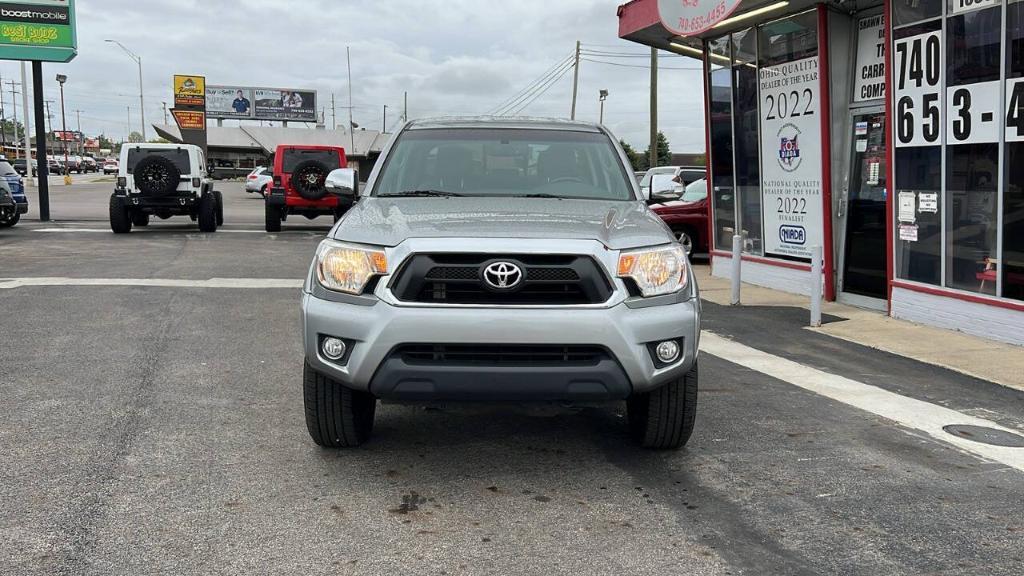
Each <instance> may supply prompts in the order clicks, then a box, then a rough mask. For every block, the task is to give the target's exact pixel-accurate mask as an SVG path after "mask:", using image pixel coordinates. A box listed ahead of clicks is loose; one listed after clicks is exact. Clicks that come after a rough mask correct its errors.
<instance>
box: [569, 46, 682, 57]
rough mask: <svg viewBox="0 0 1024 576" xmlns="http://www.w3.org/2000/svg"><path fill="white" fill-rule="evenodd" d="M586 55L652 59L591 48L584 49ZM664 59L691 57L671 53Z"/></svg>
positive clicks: (640, 55)
mask: <svg viewBox="0 0 1024 576" xmlns="http://www.w3.org/2000/svg"><path fill="white" fill-rule="evenodd" d="M583 52H584V53H587V54H590V55H593V56H602V57H608V58H650V57H651V55H650V54H638V53H636V52H605V51H602V50H591V49H589V48H584V49H583ZM660 56H661V57H663V58H689V56H683V55H682V54H673V53H671V52H668V53H665V54H661V55H660Z"/></svg>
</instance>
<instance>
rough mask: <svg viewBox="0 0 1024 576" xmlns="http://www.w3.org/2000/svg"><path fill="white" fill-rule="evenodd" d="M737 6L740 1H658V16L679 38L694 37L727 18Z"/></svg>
mask: <svg viewBox="0 0 1024 576" xmlns="http://www.w3.org/2000/svg"><path fill="white" fill-rule="evenodd" d="M739 5H740V0H719V1H718V2H701V1H700V0H658V16H659V17H660V18H661V23H662V24H663V25H664V26H665V28H668V29H669V30H670V31H672V32H674V33H676V34H678V35H680V36H694V35H696V34H700V33H701V32H706V31H707V30H710V29H711V28H712V27H714V25H715V24H718V23H719V22H721V21H722V20H725V19H726V18H728V17H729V15H730V14H732V13H733V10H736V8H738V7H739Z"/></svg>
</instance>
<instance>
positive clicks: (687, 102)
mask: <svg viewBox="0 0 1024 576" xmlns="http://www.w3.org/2000/svg"><path fill="white" fill-rule="evenodd" d="M618 4H619V3H618V2H615V1H610V2H609V1H601V0H558V1H557V2H555V1H551V0H547V1H541V0H516V1H515V2H497V1H485V2H480V1H479V0H449V1H446V2H437V1H434V2H423V1H413V0H283V1H282V0H275V1H271V0H77V6H78V8H77V10H78V45H79V55H78V57H77V58H76V59H75V60H74V61H73V62H72V63H70V64H66V65H57V64H46V65H44V78H46V83H45V84H46V87H45V91H46V97H47V98H48V99H52V100H54V101H55V104H54V105H53V111H54V114H55V115H56V116H55V118H54V126H53V128H54V129H58V128H59V122H60V117H59V113H58V107H59V104H58V103H57V101H58V93H57V83H56V82H55V81H54V80H53V78H54V76H55V74H57V73H58V72H59V73H64V74H67V75H68V77H69V80H68V83H67V85H66V88H65V97H66V103H67V104H66V106H67V110H68V128H69V129H76V128H77V121H78V120H77V118H78V115H77V114H76V113H75V112H73V111H74V110H80V111H81V112H80V116H81V128H82V130H83V131H85V132H86V133H88V134H90V135H93V134H97V133H100V132H103V133H106V134H108V135H111V136H113V137H114V138H115V139H120V138H123V137H124V135H125V132H126V128H127V124H128V117H129V110H128V107H131V111H130V114H131V118H132V126H133V128H134V129H136V130H137V129H138V125H139V106H138V79H137V69H136V67H135V63H134V62H133V61H131V60H130V59H129V58H128V56H126V55H125V54H124V53H123V52H121V50H120V49H119V48H118V47H117V46H116V45H114V44H109V43H105V42H104V39H106V38H113V39H116V40H118V41H120V42H122V43H123V44H125V45H126V46H127V47H129V48H130V49H131V50H132V51H134V52H135V53H136V54H139V55H140V56H141V57H142V62H143V73H144V81H145V90H144V92H145V99H146V120H147V121H148V122H149V123H153V122H162V117H163V112H162V109H161V102H163V101H169V100H171V77H172V75H173V74H175V73H179V74H201V75H205V76H206V78H207V82H208V83H211V84H241V85H257V86H270V87H282V88H288V87H295V88H311V89H315V90H317V91H318V95H319V102H318V107H320V108H326V109H327V113H326V114H327V122H328V123H330V121H331V112H330V99H331V93H332V92H333V93H334V94H335V99H336V102H337V115H338V119H339V120H338V123H339V124H342V123H343V122H342V118H344V116H345V115H347V110H345V109H344V108H343V106H345V105H347V100H348V92H347V90H348V85H347V81H346V71H345V47H346V46H349V47H351V51H352V76H353V114H354V119H355V121H356V123H358V124H360V125H361V126H364V127H368V128H375V129H379V127H380V126H381V125H382V121H383V117H382V116H383V107H384V105H387V106H388V120H387V122H388V128H389V129H390V128H392V127H393V126H394V124H395V122H396V121H397V120H398V118H399V115H400V113H401V112H400V110H401V103H402V94H403V92H405V91H408V93H409V116H410V117H412V118H416V117H423V116H435V115H463V114H485V113H490V112H492V111H494V110H495V109H496V108H497V107H499V106H500V105H501V104H502V103H503V102H506V101H507V100H508V99H509V98H511V97H513V96H515V95H516V94H517V93H519V92H520V91H521V90H523V89H524V88H527V87H529V86H530V85H531V84H533V83H534V82H535V81H536V80H538V79H539V78H543V77H544V74H545V72H548V71H549V70H552V69H553V68H554V71H555V72H556V74H553V75H551V76H549V77H550V78H551V79H552V80H554V78H555V77H556V76H557V72H558V71H559V70H560V69H559V68H557V66H558V64H559V63H560V62H561V61H563V60H564V59H566V58H567V57H568V56H569V55H570V54H571V53H572V51H573V49H574V48H575V42H576V40H580V41H582V43H583V45H584V49H585V50H587V51H588V52H587V55H586V56H585V58H586V60H584V61H583V62H582V63H581V66H580V92H579V103H578V104H577V117H578V118H582V119H588V120H596V119H597V117H598V97H597V96H598V90H600V89H602V88H604V89H607V90H608V91H609V92H610V96H609V97H608V100H607V102H606V103H605V124H607V125H608V126H609V127H610V128H611V129H612V130H613V131H614V132H615V133H616V134H617V135H618V136H619V137H621V138H623V139H625V140H626V141H627V142H629V143H631V144H633V145H634V146H636V147H638V148H641V149H642V148H645V147H646V141H647V138H648V136H647V134H648V87H649V72H648V69H647V68H646V67H645V66H646V65H647V64H648V59H647V58H645V57H644V55H645V54H649V49H648V48H646V47H644V46H640V45H637V44H633V43H630V42H626V41H623V40H620V39H619V38H618V36H617V27H618V22H617V18H616V16H615V11H616V7H617V5H618ZM625 53H628V54H635V55H638V56H639V57H629V56H623V54H625ZM662 54H663V55H664V56H666V57H664V58H661V65H662V70H661V73H660V76H659V121H660V127H661V129H662V130H663V131H664V132H665V133H666V135H667V136H668V138H669V141H670V142H671V144H672V150H673V151H674V152H695V151H702V150H703V149H704V132H703V118H702V114H701V110H702V109H703V100H702V98H703V94H702V90H701V88H700V86H701V83H700V72H699V70H697V68H698V66H699V63H698V62H697V61H696V60H693V59H690V58H684V57H668V55H667V54H665V53H662ZM609 63H615V64H618V65H613V64H609ZM0 75H2V79H3V81H4V82H5V83H6V82H8V81H9V80H10V79H12V78H13V79H14V80H15V81H19V82H20V68H19V66H18V65H17V64H16V63H13V62H3V63H0ZM30 83H31V80H30ZM542 85H544V84H543V83H542ZM4 86H5V90H6V92H5V95H4V101H5V103H6V106H5V108H6V109H8V110H9V109H10V97H11V92H10V86H9V85H8V84H4ZM571 91H572V71H571V70H569V69H565V73H564V75H563V76H562V77H561V78H560V79H558V80H557V81H554V82H553V83H551V84H550V87H549V88H548V90H547V91H546V92H544V93H543V94H539V95H537V98H536V99H535V100H532V102H529V104H528V105H526V106H525V107H524V108H523V109H522V112H521V113H522V114H529V115H534V116H568V115H569V108H570V101H571ZM533 95H536V94H534V93H531V96H530V97H529V98H527V99H522V100H520V101H519V102H518V103H516V105H515V106H513V107H512V109H513V110H515V109H518V108H520V104H527V102H528V100H530V99H532V97H533ZM19 107H20V97H19ZM8 114H9V112H8ZM22 116H23V111H21V110H20V109H19V117H22ZM225 122H226V123H228V124H231V123H232V122H231V121H225ZM150 136H152V134H150Z"/></svg>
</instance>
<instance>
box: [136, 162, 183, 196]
mask: <svg viewBox="0 0 1024 576" xmlns="http://www.w3.org/2000/svg"><path fill="white" fill-rule="evenodd" d="M132 175H133V176H134V179H135V186H136V188H138V189H139V190H140V191H141V192H142V193H143V194H144V195H146V196H166V195H167V194H171V193H173V192H174V191H175V190H177V189H178V182H179V181H180V180H181V171H180V170H178V167H177V166H175V165H174V162H173V161H171V159H170V158H167V157H166V156H159V155H156V154H152V155H150V156H146V157H145V158H143V159H142V160H139V162H138V164H136V165H135V169H134V170H133V171H132Z"/></svg>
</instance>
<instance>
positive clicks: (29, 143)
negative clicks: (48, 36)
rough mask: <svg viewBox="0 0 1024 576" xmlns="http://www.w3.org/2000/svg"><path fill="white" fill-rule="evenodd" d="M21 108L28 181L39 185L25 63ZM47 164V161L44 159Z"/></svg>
mask: <svg viewBox="0 0 1024 576" xmlns="http://www.w3.org/2000/svg"><path fill="white" fill-rule="evenodd" d="M21 108H22V109H23V110H24V111H25V129H24V130H23V132H24V134H25V173H26V174H27V175H28V180H29V182H31V183H32V184H33V185H37V184H36V183H37V182H38V181H37V180H36V178H37V177H38V172H39V168H36V172H35V173H33V172H32V141H31V138H30V137H29V131H30V130H31V129H32V128H31V122H30V120H31V118H32V114H31V113H30V112H29V111H28V73H27V72H26V70H25V61H24V60H23V61H22V62H21ZM44 162H45V159H44ZM36 165H37V166H38V165H39V161H38V160H37V161H36Z"/></svg>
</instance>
